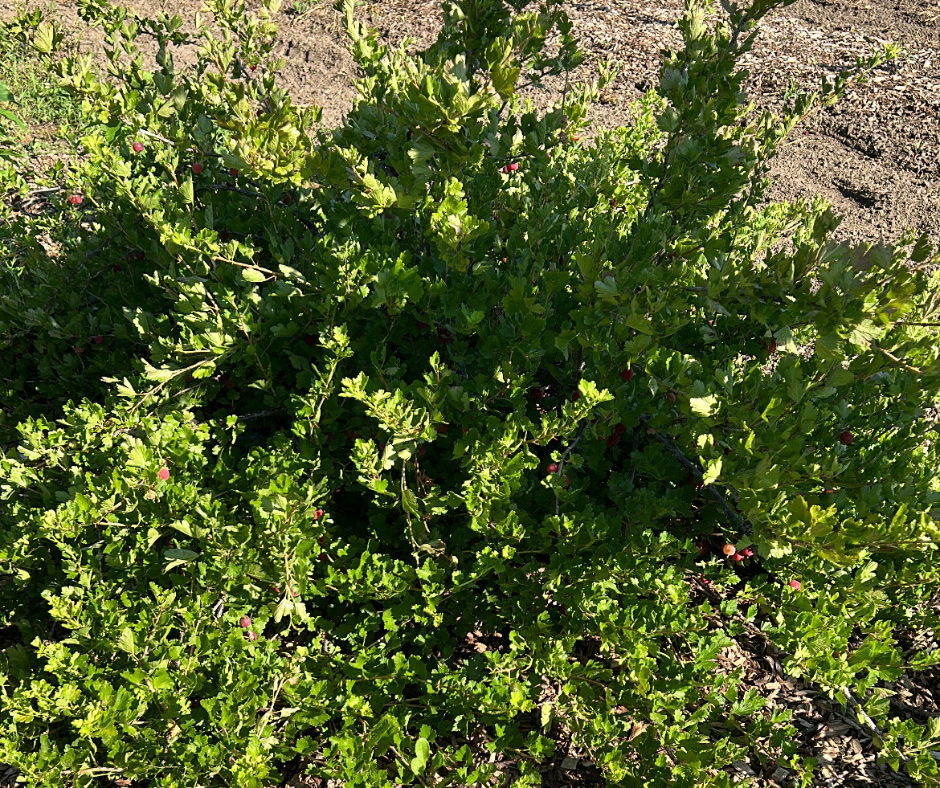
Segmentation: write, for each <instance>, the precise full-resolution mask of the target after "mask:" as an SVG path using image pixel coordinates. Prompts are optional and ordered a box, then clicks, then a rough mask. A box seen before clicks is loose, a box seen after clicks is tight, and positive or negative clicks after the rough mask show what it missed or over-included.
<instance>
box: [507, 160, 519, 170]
mask: <svg viewBox="0 0 940 788" xmlns="http://www.w3.org/2000/svg"><path fill="white" fill-rule="evenodd" d="M518 169H519V162H517V161H514V162H513V163H512V164H510V165H509V171H510V172H515V171H516V170H518Z"/></svg>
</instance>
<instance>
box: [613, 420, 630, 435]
mask: <svg viewBox="0 0 940 788" xmlns="http://www.w3.org/2000/svg"><path fill="white" fill-rule="evenodd" d="M626 431H627V425H626V424H623V423H620V424H618V425H617V426H616V427H614V432H616V433H617V434H618V435H623V434H624V433H625V432H626Z"/></svg>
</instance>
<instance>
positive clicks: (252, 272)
mask: <svg viewBox="0 0 940 788" xmlns="http://www.w3.org/2000/svg"><path fill="white" fill-rule="evenodd" d="M242 279H245V280H246V281H248V282H253V283H255V284H257V283H258V282H264V281H265V280H266V279H267V277H266V276H265V275H264V274H263V273H261V271H259V270H258V269H257V268H242Z"/></svg>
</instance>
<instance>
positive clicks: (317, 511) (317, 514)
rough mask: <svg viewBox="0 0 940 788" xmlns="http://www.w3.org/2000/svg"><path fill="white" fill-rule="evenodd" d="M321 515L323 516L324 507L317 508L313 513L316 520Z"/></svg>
mask: <svg viewBox="0 0 940 788" xmlns="http://www.w3.org/2000/svg"><path fill="white" fill-rule="evenodd" d="M321 517H323V510H322V509H317V510H316V511H315V512H314V513H313V519H314V520H319V519H320V518H321Z"/></svg>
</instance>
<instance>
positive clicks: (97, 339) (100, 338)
mask: <svg viewBox="0 0 940 788" xmlns="http://www.w3.org/2000/svg"><path fill="white" fill-rule="evenodd" d="M103 343H104V337H103V336H102V335H101V334H98V335H97V336H96V337H95V344H96V345H101V344H103Z"/></svg>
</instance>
